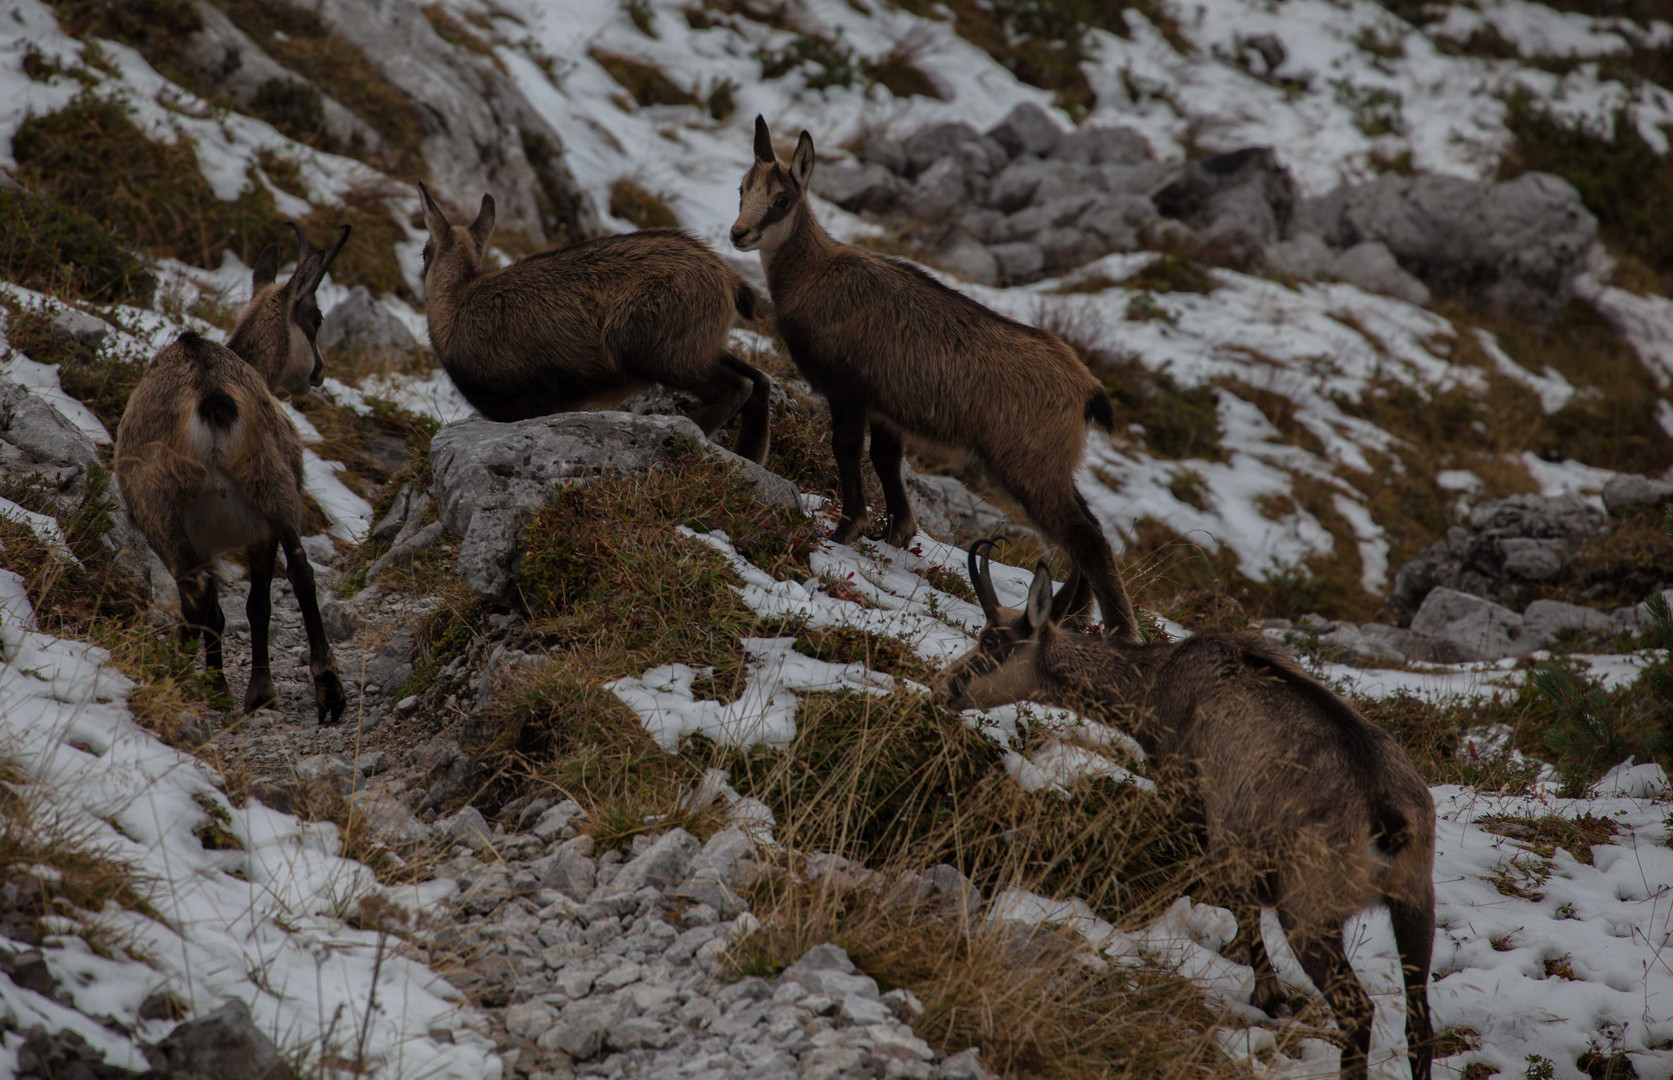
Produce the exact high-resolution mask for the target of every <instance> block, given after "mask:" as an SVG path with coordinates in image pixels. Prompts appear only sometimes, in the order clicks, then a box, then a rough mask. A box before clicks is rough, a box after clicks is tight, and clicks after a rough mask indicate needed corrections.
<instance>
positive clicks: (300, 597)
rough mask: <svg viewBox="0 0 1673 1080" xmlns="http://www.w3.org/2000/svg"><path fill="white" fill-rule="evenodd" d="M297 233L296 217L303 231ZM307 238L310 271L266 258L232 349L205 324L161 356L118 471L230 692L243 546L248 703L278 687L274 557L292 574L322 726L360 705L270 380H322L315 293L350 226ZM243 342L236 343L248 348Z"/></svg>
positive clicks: (132, 408) (259, 701)
mask: <svg viewBox="0 0 1673 1080" xmlns="http://www.w3.org/2000/svg"><path fill="white" fill-rule="evenodd" d="M292 227H293V228H296V226H294V225H293V226H292ZM296 232H297V236H298V238H299V239H300V240H301V243H302V251H301V256H300V257H299V258H298V260H297V266H296V271H295V273H293V274H292V275H291V277H290V280H289V281H287V282H286V283H285V284H284V285H278V284H277V283H276V281H275V276H276V271H277V269H278V262H279V249H278V248H277V247H276V246H270V247H268V248H267V249H266V250H264V251H263V252H262V253H261V255H260V256H258V257H257V259H256V265H255V273H254V275H253V290H252V292H253V295H252V296H251V298H250V303H249V306H248V307H246V308H245V310H244V316H243V318H242V319H240V320H239V323H238V327H237V329H235V330H234V331H233V333H232V338H231V339H230V340H231V344H232V346H233V347H232V348H228V347H226V346H223V345H217V344H215V343H214V342H212V341H206V340H205V339H203V338H202V337H199V336H198V335H197V334H196V333H195V332H193V331H189V330H188V331H187V332H185V333H183V334H181V335H180V337H179V338H178V339H176V340H175V342H174V343H173V344H172V345H168V346H166V347H165V348H163V350H162V351H161V352H159V353H158V354H157V355H156V356H155V357H154V358H153V359H152V361H151V366H150V367H149V368H148V369H147V370H146V373H145V377H144V378H142V379H141V380H140V382H139V385H138V386H136V387H135V388H134V392H133V395H132V396H131V397H129V399H128V405H127V408H126V410H125V411H124V412H123V414H122V422H121V424H120V425H119V426H118V427H117V429H116V455H115V456H116V480H117V483H118V484H119V485H120V487H121V490H122V495H123V497H124V498H125V499H126V501H127V505H128V516H129V518H130V519H131V520H132V521H133V523H134V525H135V526H136V527H137V528H138V529H139V531H140V532H141V533H142V534H144V536H145V539H146V540H147V541H148V542H149V543H150V545H151V549H152V550H153V551H155V552H156V553H157V556H158V557H159V558H160V559H162V561H163V565H165V566H167V567H168V571H169V573H170V574H172V575H173V576H174V582H175V585H176V587H177V588H178V589H179V591H180V614H181V616H182V625H181V628H180V637H181V641H182V643H185V642H189V641H190V640H191V638H192V635H193V634H194V633H195V634H201V635H202V637H203V647H204V662H205V666H206V667H207V668H208V669H209V671H210V673H211V675H212V676H213V677H214V679H215V681H216V683H217V685H218V687H219V688H220V689H221V690H222V691H223V692H224V691H225V688H226V678H225V676H224V675H223V674H222V671H221V666H222V648H221V633H222V631H223V630H224V629H225V626H226V618H225V616H224V615H223V614H222V612H221V601H220V595H219V587H218V583H217V581H216V578H215V574H214V571H213V569H212V567H211V565H210V564H211V562H212V561H213V559H214V557H215V555H216V554H217V553H219V552H222V551H226V550H228V549H229V548H243V549H244V558H245V561H246V562H247V563H248V565H249V569H250V597H249V600H248V602H247V603H246V605H245V611H246V612H247V613H248V615H249V619H250V652H251V659H250V685H249V689H248V690H247V692H246V693H245V694H244V709H245V711H246V712H254V711H255V710H257V709H260V708H264V707H266V706H268V705H271V704H273V703H274V701H276V700H277V697H278V695H277V694H276V692H275V691H274V688H273V676H272V673H271V671H270V670H269V666H268V648H267V639H268V620H269V617H270V616H271V614H272V610H273V606H272V596H271V592H272V583H273V569H274V555H275V553H276V551H277V549H278V548H280V547H283V548H284V551H285V571H286V574H287V576H288V577H289V578H290V583H291V588H292V589H293V590H294V591H295V593H296V601H297V604H298V606H299V607H301V609H302V622H303V626H304V627H305V628H306V630H307V633H308V667H309V671H310V672H311V673H312V675H313V680H314V702H315V704H316V705H317V706H318V708H319V720H320V723H322V724H323V723H336V722H337V721H338V720H340V719H341V718H342V715H343V710H344V709H345V708H346V707H347V705H348V698H347V696H346V695H345V694H344V692H343V681H342V679H341V678H340V677H339V676H338V674H337V668H336V663H335V661H334V660H333V659H332V656H331V645H330V642H328V641H327V640H326V637H325V626H324V624H323V623H321V621H320V613H319V603H318V601H317V599H316V597H315V594H314V572H313V568H312V567H311V566H309V564H308V556H307V554H306V553H305V552H304V551H303V550H302V540H301V535H300V533H301V526H302V512H303V503H302V439H301V437H300V436H299V435H298V434H297V432H296V426H295V425H294V424H292V423H291V421H290V418H289V417H287V416H285V414H284V413H283V412H282V411H281V410H280V408H279V403H278V401H277V400H276V399H275V398H274V397H273V394H272V392H271V391H270V389H269V387H270V386H276V387H284V388H287V389H300V390H303V391H305V390H307V388H308V384H309V382H310V381H311V382H315V383H317V382H319V381H320V378H321V366H322V365H321V360H320V355H319V350H318V349H317V348H315V346H314V340H313V339H314V332H315V331H316V330H318V329H319V307H318V305H317V303H316V302H315V300H314V290H315V289H317V288H318V287H319V283H320V280H321V279H322V278H324V276H325V272H326V270H327V269H328V268H329V267H330V265H331V261H332V260H333V259H335V258H336V256H337V253H338V252H339V251H341V250H342V247H343V244H344V242H345V241H347V239H348V233H349V230H348V226H344V227H343V231H342V237H341V238H340V239H339V240H338V241H337V245H336V246H335V247H333V248H332V249H331V251H330V252H329V253H327V252H325V251H319V250H315V249H313V248H311V247H310V246H309V244H308V238H307V237H306V236H305V235H303V232H302V230H301V229H300V228H296ZM235 349H236V350H240V351H234V350H235Z"/></svg>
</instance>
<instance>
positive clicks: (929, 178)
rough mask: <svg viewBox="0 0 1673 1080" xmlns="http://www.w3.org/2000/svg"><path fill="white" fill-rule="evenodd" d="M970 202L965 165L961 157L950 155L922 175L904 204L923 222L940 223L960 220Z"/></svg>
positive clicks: (938, 159) (906, 196)
mask: <svg viewBox="0 0 1673 1080" xmlns="http://www.w3.org/2000/svg"><path fill="white" fill-rule="evenodd" d="M969 200H970V181H969V177H968V173H967V170H966V168H965V165H964V163H963V162H962V161H961V160H960V159H959V158H958V156H957V155H954V154H948V155H947V156H945V157H941V158H937V159H936V160H935V162H934V163H933V164H931V165H930V166H929V168H927V169H925V170H924V171H923V172H922V173H920V174H918V180H917V182H916V183H915V184H914V185H913V186H912V188H911V190H909V191H907V192H906V194H905V196H904V197H903V199H902V204H903V206H904V207H905V209H906V212H907V213H908V214H911V215H912V216H913V217H915V218H917V219H918V220H919V221H923V222H928V223H930V224H938V223H940V222H944V221H951V220H953V218H955V217H957V216H958V215H959V214H960V213H962V212H963V211H964V209H965V206H966V205H967V204H968V202H969Z"/></svg>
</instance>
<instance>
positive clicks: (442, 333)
mask: <svg viewBox="0 0 1673 1080" xmlns="http://www.w3.org/2000/svg"><path fill="white" fill-rule="evenodd" d="M419 194H420V196H421V197H422V199H423V202H424V223H425V226H426V227H427V228H428V229H429V231H430V240H429V243H427V244H426V245H425V247H424V289H425V294H426V299H425V310H426V312H427V317H428V320H429V324H430V344H431V345H432V346H433V347H434V349H435V351H436V357H437V359H439V360H440V361H441V365H442V367H443V368H445V369H446V370H447V374H448V376H449V377H450V378H451V379H452V380H453V384H454V385H455V386H457V387H458V388H459V392H460V393H462V394H463V395H464V396H465V399H466V400H467V401H469V402H470V403H471V404H472V405H473V406H475V407H476V410H477V411H478V412H480V413H481V414H482V415H483V416H486V417H487V418H488V419H490V420H502V421H509V420H526V419H528V418H530V417H534V416H545V415H547V414H549V413H555V412H564V411H568V410H571V409H580V408H597V407H599V406H609V405H613V404H615V403H617V402H619V401H621V400H622V399H623V398H625V397H628V396H629V395H631V394H633V393H636V392H637V391H639V390H643V389H644V388H646V387H647V386H649V385H651V384H653V383H662V384H664V385H667V386H671V387H674V388H676V389H679V390H685V391H689V392H690V393H693V394H695V395H697V397H698V399H699V401H700V402H701V405H700V407H699V409H698V411H697V413H696V415H695V416H693V419H694V420H695V421H696V422H697V425H698V426H699V427H701V428H702V429H703V433H704V434H705V435H709V436H713V434H714V432H715V431H716V430H717V429H718V428H720V427H721V426H722V425H724V424H725V423H726V422H727V421H728V420H730V419H732V417H734V416H737V415H739V414H740V413H741V414H742V415H741V420H740V425H739V430H738V442H737V452H738V453H739V454H740V455H741V456H743V457H746V458H749V459H750V460H751V461H754V462H757V463H760V462H762V461H765V460H766V457H767V443H768V438H769V425H770V422H771V415H772V414H771V404H772V401H771V396H770V395H771V384H770V382H769V381H768V379H767V377H766V376H765V375H764V374H762V373H761V372H760V371H758V370H756V369H755V368H754V367H752V366H750V365H749V364H746V363H745V362H744V361H742V360H740V359H739V358H738V357H737V356H735V355H733V354H732V353H731V352H729V351H728V350H727V341H726V339H727V334H728V333H729V331H730V330H731V328H732V319H733V315H734V313H736V314H739V315H743V316H745V317H746V318H747V317H749V316H751V315H753V313H754V310H755V293H754V292H753V291H752V290H751V289H750V287H749V286H748V285H747V284H745V282H744V279H743V278H742V276H740V275H739V274H738V272H737V271H736V270H734V269H732V268H731V267H730V266H727V265H726V263H725V261H724V260H722V259H721V257H720V256H719V255H717V254H716V253H715V252H714V250H713V249H712V248H710V247H709V246H708V245H707V244H705V243H703V242H702V241H701V240H698V239H697V238H696V237H694V236H692V235H691V234H690V233H687V232H684V231H682V230H679V229H647V230H644V231H642V232H636V233H627V234H625V235H620V236H604V237H599V238H597V239H594V240H587V241H584V242H582V243H579V244H574V245H572V246H570V247H566V248H558V249H556V250H553V251H546V252H541V253H540V254H537V255H531V256H529V257H528V258H526V259H523V260H521V261H519V262H516V263H513V264H511V265H510V266H506V267H501V268H499V269H490V268H488V267H486V266H484V258H485V256H486V254H487V251H488V240H489V238H490V237H491V236H492V235H493V232H494V199H493V196H491V195H484V196H483V197H482V207H481V210H480V212H479V213H478V214H477V217H476V220H475V221H474V222H472V223H471V225H470V226H469V227H468V228H467V227H462V226H455V225H450V224H448V220H447V217H446V215H445V214H443V213H442V210H441V207H439V206H437V205H436V202H435V200H434V199H432V198H431V197H430V192H429V191H428V190H427V189H426V188H425V187H424V185H422V184H420V185H419Z"/></svg>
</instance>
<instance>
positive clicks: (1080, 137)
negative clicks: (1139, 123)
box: [1051, 125, 1150, 165]
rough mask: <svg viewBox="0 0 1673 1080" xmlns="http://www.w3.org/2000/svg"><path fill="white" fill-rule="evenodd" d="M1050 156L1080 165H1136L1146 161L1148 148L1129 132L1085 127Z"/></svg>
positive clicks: (1069, 137)
mask: <svg viewBox="0 0 1673 1080" xmlns="http://www.w3.org/2000/svg"><path fill="white" fill-rule="evenodd" d="M1051 156H1052V157H1055V158H1058V159H1059V160H1062V161H1073V162H1078V163H1081V164H1084V165H1138V164H1140V163H1142V162H1144V161H1145V160H1146V159H1147V158H1149V157H1150V146H1149V144H1147V143H1146V142H1145V140H1144V136H1143V135H1140V134H1139V133H1138V132H1136V131H1134V130H1133V129H1132V128H1124V127H1102V126H1093V125H1085V126H1082V127H1078V128H1076V129H1075V130H1074V131H1071V132H1069V133H1068V134H1067V135H1065V136H1063V138H1062V139H1061V140H1059V142H1058V144H1057V146H1056V148H1054V149H1053V150H1052V152H1051Z"/></svg>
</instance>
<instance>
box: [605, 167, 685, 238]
mask: <svg viewBox="0 0 1673 1080" xmlns="http://www.w3.org/2000/svg"><path fill="white" fill-rule="evenodd" d="M610 213H611V215H612V216H613V217H619V218H621V219H622V220H623V221H631V222H632V223H633V225H634V227H635V228H639V229H674V228H678V227H679V224H680V219H679V218H678V217H676V216H675V214H674V211H673V209H672V208H671V207H670V206H669V205H668V197H667V196H666V195H663V194H661V193H660V192H655V191H651V190H649V189H647V188H646V187H644V186H643V185H642V184H640V183H639V181H637V180H635V179H633V178H632V177H630V176H623V177H620V178H619V179H617V180H615V181H613V182H612V183H611V184H610Z"/></svg>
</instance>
